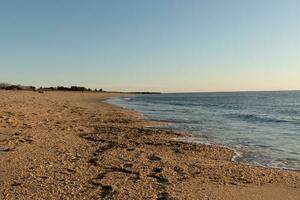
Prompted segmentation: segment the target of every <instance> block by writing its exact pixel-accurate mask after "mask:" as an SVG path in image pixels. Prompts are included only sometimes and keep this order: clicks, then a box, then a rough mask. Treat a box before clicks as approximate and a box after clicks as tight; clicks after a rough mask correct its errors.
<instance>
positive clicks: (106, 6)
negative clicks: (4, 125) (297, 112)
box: [0, 0, 300, 92]
mask: <svg viewBox="0 0 300 200" xmlns="http://www.w3.org/2000/svg"><path fill="white" fill-rule="evenodd" d="M0 82H9V83H14V84H23V85H34V86H58V85H64V86H71V85H80V86H86V87H91V88H104V89H105V90H121V91H162V92H207V91H248V90H251V91H253V90H299V89H300V1H299V0H151V1H149V0H88V1H84V0H26V1H23V0H0Z"/></svg>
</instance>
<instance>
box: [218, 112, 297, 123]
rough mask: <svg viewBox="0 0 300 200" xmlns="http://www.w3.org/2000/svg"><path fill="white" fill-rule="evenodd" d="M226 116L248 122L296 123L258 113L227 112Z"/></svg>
mask: <svg viewBox="0 0 300 200" xmlns="http://www.w3.org/2000/svg"><path fill="white" fill-rule="evenodd" d="M224 116H225V117H228V118H233V119H240V120H243V121H247V122H252V123H256V122H259V123H295V122H294V121H289V120H284V119H278V118H272V117H266V116H259V115H256V114H225V115H224Z"/></svg>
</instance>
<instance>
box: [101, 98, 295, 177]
mask: <svg viewBox="0 0 300 200" xmlns="http://www.w3.org/2000/svg"><path fill="white" fill-rule="evenodd" d="M113 98H116V97H112V98H108V99H106V100H103V101H107V100H109V99H113ZM105 103H108V104H109V105H111V106H116V107H120V108H122V109H125V110H126V109H127V110H131V111H134V112H137V113H138V114H139V115H140V116H141V118H142V119H143V120H145V121H155V122H157V123H158V125H155V126H149V127H145V128H150V129H151V128H153V129H156V128H157V129H162V130H168V131H174V132H180V133H183V134H186V136H185V137H182V138H181V139H183V140H177V139H178V138H174V139H175V140H176V141H180V142H185V143H192V144H201V145H215V146H219V147H222V148H225V149H229V150H231V151H233V152H234V154H235V155H233V156H232V159H231V160H232V161H233V162H236V163H239V164H242V165H247V166H254V167H262V168H265V169H279V170H285V171H292V172H300V169H297V168H288V167H276V166H264V165H261V164H259V163H257V164H252V163H246V162H239V161H237V160H236V159H238V158H240V157H242V155H243V152H241V151H239V150H238V149H235V148H233V147H229V146H225V145H221V144H217V143H213V142H210V141H208V140H206V141H201V140H200V141H198V140H196V141H193V140H189V139H192V138H195V139H202V138H203V137H201V136H199V137H197V136H194V135H193V133H191V132H188V131H180V130H174V129H172V128H170V127H169V126H168V125H170V124H171V125H172V124H176V122H171V121H166V120H155V119H154V120H149V119H147V118H145V117H144V116H143V113H142V112H141V111H139V110H136V109H134V108H126V107H123V106H121V105H117V104H114V103H109V102H105ZM185 139H186V140H185ZM204 139H205V137H204Z"/></svg>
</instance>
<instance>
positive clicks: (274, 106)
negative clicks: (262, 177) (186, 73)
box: [108, 91, 300, 170]
mask: <svg viewBox="0 0 300 200" xmlns="http://www.w3.org/2000/svg"><path fill="white" fill-rule="evenodd" d="M108 102H109V103H111V104H115V105H118V106H122V107H125V108H129V109H134V110H137V111H139V112H140V113H141V114H142V115H143V117H144V118H145V119H149V120H158V121H164V122H169V123H168V125H166V126H165V127H163V128H167V129H172V130H177V131H188V132H190V133H192V135H193V137H190V138H180V140H182V141H186V142H196V143H205V144H217V145H221V146H225V147H228V148H231V149H234V150H235V151H236V153H237V155H236V156H235V157H234V159H235V160H236V161H237V162H242V163H246V164H251V165H259V166H264V167H274V168H286V169H295V170H300V91H281V92H228V93H177V94H159V95H137V96H133V97H117V98H112V99H109V100H108Z"/></svg>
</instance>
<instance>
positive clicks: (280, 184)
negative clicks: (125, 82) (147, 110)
mask: <svg viewBox="0 0 300 200" xmlns="http://www.w3.org/2000/svg"><path fill="white" fill-rule="evenodd" d="M117 95H125V94H117V93H92V92H84V93H82V92H45V93H38V92H28V91H1V90H0V177H1V178H0V199H1V200H6V199H158V200H168V199H213V200H235V199H236V200H244V199H245V200H246V199H247V200H251V199H253V200H254V199H255V200H269V199H270V200H281V199H282V200H298V199H299V197H300V173H299V172H294V171H287V170H279V169H266V168H261V167H255V166H247V165H242V164H238V163H235V162H232V161H231V158H232V156H234V152H233V151H231V150H229V149H226V148H222V147H218V146H207V145H199V144H188V143H183V142H179V141H176V140H175V138H178V137H188V134H185V133H176V132H171V131H165V130H156V129H148V128H145V126H147V125H153V124H157V123H156V122H149V121H144V120H143V119H141V117H140V115H139V114H138V113H136V112H134V111H131V110H125V109H122V108H119V107H114V106H111V105H108V104H106V103H104V102H103V101H102V100H104V99H107V98H109V97H113V96H117Z"/></svg>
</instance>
